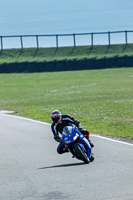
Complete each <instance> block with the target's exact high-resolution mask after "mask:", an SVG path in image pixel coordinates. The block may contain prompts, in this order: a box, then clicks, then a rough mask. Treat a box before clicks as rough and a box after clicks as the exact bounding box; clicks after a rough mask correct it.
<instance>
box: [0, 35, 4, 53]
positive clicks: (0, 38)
mask: <svg viewBox="0 0 133 200" xmlns="http://www.w3.org/2000/svg"><path fill="white" fill-rule="evenodd" d="M0 41H1V51H2V50H3V40H2V36H0Z"/></svg>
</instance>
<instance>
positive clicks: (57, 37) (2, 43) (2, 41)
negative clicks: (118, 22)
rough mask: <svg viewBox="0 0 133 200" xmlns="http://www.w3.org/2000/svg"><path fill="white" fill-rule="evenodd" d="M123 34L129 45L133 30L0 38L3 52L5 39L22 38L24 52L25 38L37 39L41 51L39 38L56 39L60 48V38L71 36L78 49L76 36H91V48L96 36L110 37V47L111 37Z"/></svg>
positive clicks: (37, 45)
mask: <svg viewBox="0 0 133 200" xmlns="http://www.w3.org/2000/svg"><path fill="white" fill-rule="evenodd" d="M118 33H123V34H124V36H125V41H124V44H126V45H127V44H128V33H133V30H125V31H108V32H94V33H73V34H50V35H10V36H0V45H1V51H2V50H3V49H4V38H20V47H21V49H22V50H23V48H24V44H23V38H25V37H34V38H35V39H36V48H37V49H39V37H55V40H56V46H55V47H56V48H58V47H59V37H64V36H69V37H73V46H74V47H76V46H78V45H76V36H79V35H81V36H84V35H88V36H91V44H90V45H91V46H93V45H94V36H95V35H107V36H108V43H107V44H108V45H111V35H112V34H118Z"/></svg>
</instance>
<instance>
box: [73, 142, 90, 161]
mask: <svg viewBox="0 0 133 200" xmlns="http://www.w3.org/2000/svg"><path fill="white" fill-rule="evenodd" d="M74 151H75V155H76V157H77V158H78V159H80V160H83V161H84V163H85V164H88V163H89V162H90V161H89V158H88V156H87V154H86V153H85V152H84V151H83V149H82V148H81V147H80V145H78V144H77V145H76V146H75V147H74Z"/></svg>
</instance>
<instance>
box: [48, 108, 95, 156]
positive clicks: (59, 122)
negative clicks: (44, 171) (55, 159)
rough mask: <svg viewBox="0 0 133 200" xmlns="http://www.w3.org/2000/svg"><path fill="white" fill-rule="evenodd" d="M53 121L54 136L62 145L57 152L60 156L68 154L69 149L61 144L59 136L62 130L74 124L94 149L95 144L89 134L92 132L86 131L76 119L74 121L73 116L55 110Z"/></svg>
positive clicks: (52, 116)
mask: <svg viewBox="0 0 133 200" xmlns="http://www.w3.org/2000/svg"><path fill="white" fill-rule="evenodd" d="M51 119H52V121H53V123H52V124H51V129H52V132H53V135H54V139H55V140H56V141H57V142H59V143H60V144H59V145H58V147H57V152H58V153H59V154H62V153H65V152H68V150H67V148H66V147H65V145H64V144H63V143H62V142H61V138H60V136H59V133H60V134H61V133H62V130H63V128H64V127H65V126H68V125H70V124H74V125H75V126H76V127H77V128H78V130H79V131H80V133H82V134H83V135H84V137H86V138H87V139H88V141H89V143H90V146H91V147H94V144H93V143H92V142H91V141H90V139H89V134H90V132H89V131H87V130H84V129H83V128H82V126H81V124H80V122H79V121H77V120H76V119H74V118H73V117H72V116H71V115H68V114H63V115H62V114H61V112H60V111H59V110H54V111H53V112H52V113H51Z"/></svg>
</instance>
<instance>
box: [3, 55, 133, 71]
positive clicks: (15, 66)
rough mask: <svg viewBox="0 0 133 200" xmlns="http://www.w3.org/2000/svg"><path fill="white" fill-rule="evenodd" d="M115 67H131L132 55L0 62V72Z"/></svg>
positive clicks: (132, 65) (132, 64) (132, 62)
mask: <svg viewBox="0 0 133 200" xmlns="http://www.w3.org/2000/svg"><path fill="white" fill-rule="evenodd" d="M116 67H133V56H123V57H117V56H116V57H110V58H101V59H96V58H91V59H86V58H85V59H80V60H77V59H73V60H59V61H57V60H53V61H44V62H23V63H3V64H0V73H22V72H23V73H32V72H54V71H72V70H85V69H88V70H89V69H104V68H116Z"/></svg>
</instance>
